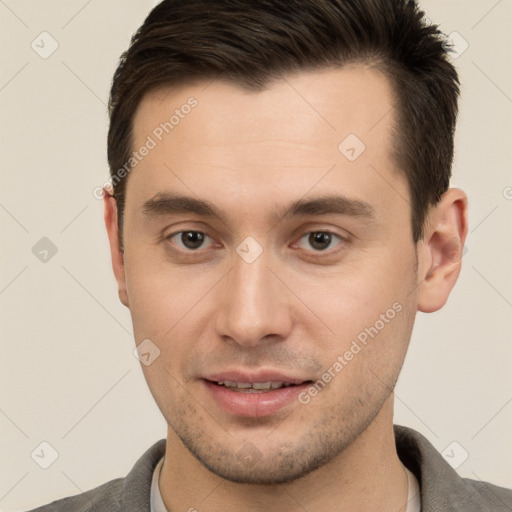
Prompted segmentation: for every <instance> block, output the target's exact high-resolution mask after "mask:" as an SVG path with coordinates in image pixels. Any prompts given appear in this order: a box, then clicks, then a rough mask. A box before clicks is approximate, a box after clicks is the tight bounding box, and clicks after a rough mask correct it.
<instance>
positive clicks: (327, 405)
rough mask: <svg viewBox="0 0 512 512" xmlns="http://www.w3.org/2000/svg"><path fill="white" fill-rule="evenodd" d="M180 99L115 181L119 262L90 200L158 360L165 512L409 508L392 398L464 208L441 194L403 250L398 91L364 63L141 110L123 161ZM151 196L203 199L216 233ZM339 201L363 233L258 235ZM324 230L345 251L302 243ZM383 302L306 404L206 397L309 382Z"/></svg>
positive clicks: (111, 215) (440, 300)
mask: <svg viewBox="0 0 512 512" xmlns="http://www.w3.org/2000/svg"><path fill="white" fill-rule="evenodd" d="M191 96H193V97H194V98H196V99H197V101H198V105H197V107H195V108H194V109H193V110H192V111H191V112H190V114H188V115H187V116H186V117H185V118H184V119H181V120H180V123H179V125H177V126H176V127H175V128H174V129H173V130H172V132H170V133H169V134H167V135H165V137H164V138H163V140H162V141H161V142H159V143H158V144H157V146H156V147H155V148H154V149H152V150H151V151H150V152H149V154H148V155H147V156H146V157H145V158H144V159H143V160H142V161H141V162H140V163H139V164H138V165H137V166H136V168H134V169H133V170H132V171H131V173H130V175H129V179H128V182H127V190H126V210H125V221H124V253H123V252H121V251H120V249H119V243H118V225H117V210H116V203H115V200H114V199H113V198H112V197H109V196H107V195H105V199H104V202H105V222H106V227H107V231H108V235H109V240H110V246H111V253H112V264H113V269H114V274H115V277H116V280H117V284H118V290H119V296H120V299H121V301H122V303H123V304H124V305H126V306H127V307H128V308H129V309H130V313H131V316H132V321H133V328H134V334H135V341H136V343H137V344H139V343H140V342H141V341H142V340H144V339H147V338H149V339H150V340H151V341H152V342H153V343H154V344H155V345H157V346H158V348H159V350H160V351H161V353H160V356H159V357H158V358H156V359H155V360H154V362H152V364H150V365H148V366H142V368H143V371H144V375H145V378H146V380H147V383H148V385H149V388H150V390H151V392H152V394H153V396H154V398H155V400H156V403H157V404H158V406H159V408H160V410H161V411H162V414H163V415H164V417H165V418H166V420H167V423H168V425H169V428H168V436H167V451H166V456H165V460H164V465H163V469H162V473H161V476H160V488H161V493H162V497H163V500H164V502H165V505H166V507H167V509H168V510H173V511H174V510H190V509H194V508H196V509H197V510H200V511H201V512H208V511H218V510H223V511H226V512H230V511H235V510H236V511H239V510H246V511H262V510H265V511H273V510H283V507H285V510H289V511H296V510H297V511H299V510H300V511H303V510H305V509H306V510H326V511H330V510H333V511H334V510H336V511H348V510H350V511H362V510H377V509H378V510H381V511H383V512H385V511H393V512H396V511H398V510H405V508H404V507H405V503H406V499H407V479H406V476H405V473H404V470H403V466H402V465H401V463H400V461H399V459H398V456H397V454H396V449H395V444H394V434H393V426H392V425H393V388H394V385H395V382H396V380H397V378H398V375H399V372H400V369H401V367H402V364H403V361H404V357H405V354H406V351H407V347H408V344H409V340H410V337H411V332H412V328H413V324H414V319H415V315H416V312H417V311H423V312H431V311H436V310H438V309H440V308H441V307H442V306H443V305H444V304H445V302H446V300H447V298H448V296H449V293H450V291H451V289H452V288H453V286H454V284H455V282H456V280H457V277H458V275H459V272H460V265H461V257H460V253H461V251H460V248H461V247H462V246H463V244H464V240H465V237H466V234H467V198H466V195H465V194H464V192H462V191H460V190H457V189H450V190H449V191H448V192H446V193H445V194H444V196H443V197H442V200H441V202H440V203H439V204H438V205H437V206H435V207H432V208H431V209H430V211H429V214H428V218H427V223H426V229H425V235H424V238H423V240H422V241H420V242H419V243H418V245H417V246H416V245H415V244H414V243H413V239H412V234H411V233H412V231H411V224H410V204H409V193H408V188H407V182H406V179H405V176H404V175H403V173H402V171H400V170H399V169H397V168H396V165H395V163H394V162H393V160H392V159H391V157H390V148H391V143H392V140H391V136H392V135H391V134H392V128H393V122H394V110H393V102H394V98H393V93H392V89H391V86H390V84H389V82H388V80H387V78H386V77H385V76H383V75H382V74H380V73H379V72H378V71H375V70H372V69H369V68H366V67H363V66H362V65H358V66H352V67H348V68H344V69H341V70H340V69H323V70H317V71H314V72H313V71H308V72H302V73H298V74H296V75H293V76H288V77H286V80H284V79H282V80H279V81H276V82H273V83H272V84H270V85H269V87H268V88H266V89H265V90H263V91H261V92H247V91H245V90H243V89H241V88H238V87H237V86H234V85H231V84H229V83H225V82H221V81H214V82H211V83H210V84H205V83H202V84H195V85H192V84H191V85H188V86H184V87H182V88H180V89H176V88H174V89H172V88H167V89H162V90H160V91H156V92H153V93H150V94H148V95H146V96H145V97H144V98H143V101H142V102H141V104H140V105H139V108H138V110H137V113H136V116H135V118H134V124H133V126H134V148H138V147H140V146H141V145H142V144H144V142H145V140H146V138H147V136H148V135H150V134H151V133H152V132H153V130H154V129H155V127H157V126H158V125H159V124H160V123H161V122H163V121H165V120H166V119H168V118H169V114H168V113H169V112H171V113H172V112H173V111H174V109H176V108H180V106H181V105H183V104H185V103H186V102H187V99H188V98H189V97H191ZM379 120H380V121H379ZM378 121H379V122H378ZM351 133H353V134H356V135H357V136H358V137H359V139H361V140H362V141H363V142H364V144H365V145H366V150H365V151H364V152H363V153H362V154H361V155H360V156H359V158H357V159H356V160H355V161H353V162H350V161H349V160H348V159H347V158H345V156H344V155H343V154H342V153H341V152H340V151H339V150H338V145H339V144H340V142H341V141H342V140H343V139H344V138H345V137H346V136H347V135H348V134H351ZM164 192H174V193H179V194H183V195H187V196H190V197H192V198H195V199H198V198H200V199H203V200H208V201H210V202H211V203H212V204H213V205H214V206H215V207H216V208H217V209H219V210H220V211H221V212H222V217H223V218H222V219H221V218H217V217H211V216H202V215H199V214H196V213H174V214H166V215H149V216H148V215H145V214H144V213H143V211H142V207H143V204H144V203H145V202H146V201H148V200H150V199H152V198H154V197H155V196H156V195H157V194H159V193H164ZM333 193H337V194H342V195H344V196H346V197H347V198H350V199H353V200H359V201H363V202H365V203H367V204H368V205H369V206H370V207H371V210H372V211H373V216H372V217H371V218H369V217H366V216H355V215H349V214H342V215H340V214H333V213H331V214H323V215H321V214H310V215H305V216H301V217H291V218H285V219H282V220H279V219H278V220H276V219H272V218H271V215H272V214H276V212H279V211H281V208H284V207H286V206H287V205H289V204H291V203H292V202H294V201H296V200H298V199H313V198H317V197H320V196H324V195H328V194H333ZM187 230H188V231H199V232H202V233H205V234H207V235H208V237H205V239H204V243H203V245H202V246H201V247H200V248H199V249H193V248H192V249H190V248H187V247H186V246H184V245H183V242H182V239H181V238H180V235H179V234H178V235H177V236H173V237H172V238H170V235H174V234H175V233H179V232H180V231H187ZM325 231H328V232H332V233H334V234H335V235H339V237H342V238H338V237H337V236H333V237H332V239H331V242H330V244H329V241H327V242H326V243H325V244H324V246H325V248H321V249H318V246H315V245H313V244H312V243H311V239H310V238H309V234H310V233H312V232H325ZM247 236H251V237H253V238H254V239H255V240H256V241H257V242H258V244H259V245H260V246H261V248H262V249H263V252H262V253H261V255H260V256H259V257H258V258H257V259H256V260H255V261H254V262H252V263H247V262H246V261H245V260H244V259H243V258H241V257H240V256H239V254H238V253H237V252H236V249H237V247H238V246H239V244H240V243H241V242H242V241H243V240H244V239H245V238H246V237H247ZM166 237H167V238H166ZM180 241H181V242H180ZM447 248H449V250H447ZM194 251H195V252H194ZM396 303H399V304H400V305H401V311H400V312H399V313H397V314H396V316H394V318H393V319H392V320H390V321H389V322H387V323H385V326H384V328H382V329H381V330H380V331H379V332H378V334H377V335H376V336H375V337H374V338H373V339H371V340H369V342H368V344H367V345H366V346H365V347H364V348H363V349H362V350H361V351H360V352H359V353H358V354H357V355H355V356H354V357H353V358H352V359H351V360H350V361H349V362H348V363H347V364H346V366H344V367H343V369H342V371H340V372H338V373H336V374H335V377H334V378H332V380H331V382H329V384H328V386H326V387H325V388H324V389H323V390H322V391H321V392H319V393H318V394H317V395H316V396H314V397H313V398H311V400H310V401H309V402H308V403H307V404H303V403H300V402H299V401H298V400H294V401H293V402H292V403H290V404H287V405H286V406H285V407H284V408H282V409H280V410H279V411H278V412H277V413H275V414H272V415H270V416H266V417H256V418H245V419H244V418H242V417H240V416H237V415H233V414H230V413H228V412H226V411H225V410H224V409H222V408H221V407H220V406H219V405H218V404H217V403H216V402H215V401H214V400H212V399H211V397H210V395H209V394H208V392H207V390H206V389H205V386H204V382H203V381H202V380H201V377H202V376H205V375H208V374H209V373H213V372H220V371H223V370H226V369H233V368H239V369H245V370H248V371H249V370H255V369H261V368H264V369H272V370H279V371H282V372H285V373H287V374H288V375H294V376H298V377H301V378H303V379H310V380H312V381H317V380H318V379H320V378H322V375H323V374H324V373H325V371H326V370H327V369H328V368H330V367H332V366H333V363H334V362H335V361H336V360H337V357H338V356H339V355H340V354H344V353H345V352H346V351H347V350H348V349H349V348H350V346H351V343H352V341H353V340H354V339H355V338H356V336H357V335H358V334H359V333H361V332H362V331H364V329H365V328H368V327H370V326H374V325H375V323H376V321H377V320H379V318H380V315H381V314H383V313H385V312H386V311H387V310H389V309H390V308H391V307H392V305H393V304H396ZM248 446H249V447H250V450H252V453H253V454H256V456H255V457H253V460H252V461H250V462H248V461H247V460H246V459H245V458H244V454H245V455H246V454H247V450H248V449H249V448H247V447H248ZM244 447H245V448H244Z"/></svg>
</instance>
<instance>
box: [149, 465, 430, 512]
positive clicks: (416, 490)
mask: <svg viewBox="0 0 512 512" xmlns="http://www.w3.org/2000/svg"><path fill="white" fill-rule="evenodd" d="M163 460H164V458H163V457H162V458H161V459H160V461H159V462H158V464H157V465H156V468H155V471H153V480H152V481H151V512H167V509H166V508H165V505H164V501H163V500H162V495H161V494H160V487H159V485H158V478H159V476H160V470H161V468H162V463H163ZM404 469H405V472H406V473H407V481H408V482H409V490H408V496H407V510H406V511H405V512H421V501H420V486H419V484H418V480H417V478H416V477H415V476H414V475H413V474H412V473H411V472H410V471H409V470H408V469H407V468H406V467H405V466H404Z"/></svg>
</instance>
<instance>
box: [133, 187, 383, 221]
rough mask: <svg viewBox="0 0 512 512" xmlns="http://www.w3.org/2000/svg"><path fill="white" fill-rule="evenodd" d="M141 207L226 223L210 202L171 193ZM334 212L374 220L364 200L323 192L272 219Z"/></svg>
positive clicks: (154, 214)
mask: <svg viewBox="0 0 512 512" xmlns="http://www.w3.org/2000/svg"><path fill="white" fill-rule="evenodd" d="M141 210H142V213H143V214H144V215H145V216H146V217H149V218H151V217H157V216H158V217H160V216H169V215H176V214H183V213H193V214H195V215H199V216H201V217H216V218H218V219H219V220H221V221H222V222H224V223H227V216H226V215H225V214H224V213H223V212H222V211H221V210H219V209H218V208H217V207H216V206H215V205H214V204H213V203H211V202H210V201H207V200H205V199H197V198H195V197H191V196H185V195H181V194H176V193H170V192H166V193H159V194H156V195H155V196H154V197H153V198H151V199H148V200H147V201H145V202H144V204H143V205H142V208H141ZM333 214H334V215H346V216H350V217H356V218H362V219H367V220H374V219H375V210H374V208H373V207H372V206H371V205H370V204H368V203H366V202H364V201H361V200H359V199H352V198H348V197H346V196H343V195H323V196H319V197H314V198H312V199H299V200H297V201H294V202H293V203H291V204H290V205H285V206H283V207H280V208H278V209H277V210H274V211H273V212H272V213H271V214H270V221H271V222H279V221H282V220H286V219H291V218H294V217H306V216H315V215H333Z"/></svg>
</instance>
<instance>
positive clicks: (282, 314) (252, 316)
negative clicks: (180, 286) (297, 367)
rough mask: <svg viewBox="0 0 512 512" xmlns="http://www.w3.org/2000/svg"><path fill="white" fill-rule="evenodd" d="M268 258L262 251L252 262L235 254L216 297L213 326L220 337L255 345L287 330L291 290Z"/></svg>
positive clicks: (290, 322)
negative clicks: (271, 266)
mask: <svg viewBox="0 0 512 512" xmlns="http://www.w3.org/2000/svg"><path fill="white" fill-rule="evenodd" d="M268 260H269V258H267V256H266V253H265V252H263V254H262V255H260V257H259V258H258V259H256V261H253V262H252V263H248V262H247V261H245V260H244V259H243V258H241V257H239V256H238V255H237V254H235V255H234V265H233V267H232V269H231V271H230V272H229V273H228V275H227V276H226V279H224V280H223V284H222V287H221V288H220V290H219V295H218V296H217V297H216V299H218V301H217V305H216V315H215V328H216V332H217V334H218V335H219V336H221V337H222V338H224V339H226V340H228V339H229V340H232V341H234V342H236V343H237V344H239V345H243V346H257V345H260V344H264V343H268V342H269V341H271V340H272V341H279V340H283V339H285V338H286V337H287V336H288V335H289V334H290V332H291V330H292V327H293V315H292V311H291V308H292V307H293V305H292V301H291V298H290V296H289V295H290V294H289V293H287V291H286V287H285V286H284V285H283V283H282V281H280V279H278V278H277V277H276V274H278V272H276V270H275V269H272V270H270V268H269V265H268V264H269V263H270V262H269V261H268Z"/></svg>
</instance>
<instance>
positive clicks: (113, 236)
mask: <svg viewBox="0 0 512 512" xmlns="http://www.w3.org/2000/svg"><path fill="white" fill-rule="evenodd" d="M103 206H104V216H105V226H106V228H107V233H108V239H109V242H110V254H111V258H112V268H113V270H114V276H115V278H116V281H117V289H118V294H119V300H120V301H121V302H122V303H123V304H124V305H125V306H126V307H128V294H127V293H126V277H125V271H124V254H123V251H122V250H121V248H120V246H119V226H118V224H117V203H116V200H115V198H114V196H113V195H112V194H111V192H110V191H109V190H108V189H107V187H106V186H105V187H103Z"/></svg>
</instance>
